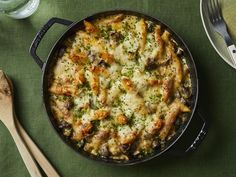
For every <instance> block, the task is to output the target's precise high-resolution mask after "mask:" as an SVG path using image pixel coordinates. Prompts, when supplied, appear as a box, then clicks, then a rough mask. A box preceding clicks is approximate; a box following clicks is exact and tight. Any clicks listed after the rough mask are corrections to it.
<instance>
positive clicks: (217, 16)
mask: <svg viewBox="0 0 236 177" xmlns="http://www.w3.org/2000/svg"><path fill="white" fill-rule="evenodd" d="M212 5H213V8H214V14H215V20H216V21H218V20H219V19H220V13H219V6H218V1H217V0H212Z"/></svg>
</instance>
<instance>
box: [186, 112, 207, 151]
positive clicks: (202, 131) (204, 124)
mask: <svg viewBox="0 0 236 177" xmlns="http://www.w3.org/2000/svg"><path fill="white" fill-rule="evenodd" d="M196 113H197V116H198V118H200V120H201V121H202V127H201V129H200V131H199V133H198V135H197V137H196V138H195V140H194V141H193V143H192V144H191V145H190V146H189V147H188V148H187V149H186V150H185V153H191V152H194V151H195V150H196V149H197V148H198V147H199V146H200V144H201V143H202V141H203V140H204V138H205V137H206V134H207V122H206V120H205V118H204V117H203V116H202V114H201V113H200V112H199V111H197V112H196Z"/></svg>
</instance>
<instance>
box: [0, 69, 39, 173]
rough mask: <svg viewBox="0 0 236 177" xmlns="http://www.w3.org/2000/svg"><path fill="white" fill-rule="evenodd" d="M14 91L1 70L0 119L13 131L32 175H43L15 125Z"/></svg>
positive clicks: (13, 135)
mask: <svg viewBox="0 0 236 177" xmlns="http://www.w3.org/2000/svg"><path fill="white" fill-rule="evenodd" d="M12 95H13V93H12V92H11V89H10V85H9V83H8V81H7V78H6V76H5V74H4V73H3V71H1V70H0V120H1V121H2V122H3V124H4V125H5V126H6V127H7V129H8V130H9V132H10V133H11V135H12V137H13V139H14V141H15V143H16V146H17V148H18V150H19V152H20V154H21V157H22V159H23V161H24V163H25V165H26V168H27V169H28V171H29V173H30V175H31V176H32V177H41V174H40V171H39V169H38V167H37V165H36V163H35V161H34V159H33V157H32V156H31V154H30V152H29V150H28V149H27V147H26V145H25V144H24V142H23V141H22V139H21V137H20V135H19V134H18V131H17V129H16V126H15V121H14V108H13V100H12Z"/></svg>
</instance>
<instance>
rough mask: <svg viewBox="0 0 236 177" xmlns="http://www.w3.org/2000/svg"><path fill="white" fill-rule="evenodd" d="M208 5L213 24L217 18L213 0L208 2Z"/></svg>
mask: <svg viewBox="0 0 236 177" xmlns="http://www.w3.org/2000/svg"><path fill="white" fill-rule="evenodd" d="M210 4H211V9H212V18H213V22H214V23H215V22H216V21H217V19H218V18H217V13H216V7H215V2H214V0H210Z"/></svg>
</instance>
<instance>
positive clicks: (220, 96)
mask: <svg viewBox="0 0 236 177" xmlns="http://www.w3.org/2000/svg"><path fill="white" fill-rule="evenodd" d="M111 9H131V10H137V11H141V12H144V13H146V14H149V15H152V16H154V17H156V18H158V19H160V20H162V21H163V22H165V23H167V24H169V25H170V27H172V28H173V29H174V30H175V31H176V32H177V33H178V34H179V35H180V36H181V37H182V38H183V39H184V40H185V41H186V43H187V45H188V46H189V49H190V50H191V52H192V54H193V57H194V60H195V62H196V65H197V69H198V74H199V83H200V95H199V103H198V104H199V108H200V109H201V110H202V112H203V113H204V114H205V117H206V119H207V121H208V122H209V124H210V128H209V133H208V135H207V137H206V139H205V140H204V141H203V143H202V144H201V145H200V147H199V149H198V150H197V151H196V152H195V153H193V154H190V155H187V156H183V157H175V156H167V157H166V156H163V157H158V158H156V159H154V160H151V161H150V162H147V163H144V164H140V165H136V166H127V167H119V166H111V165H104V164H101V163H98V162H94V161H91V160H88V159H85V158H84V157H82V156H80V155H78V154H77V153H76V152H74V151H73V150H71V149H70V148H69V147H68V146H67V145H65V144H64V143H63V142H62V141H61V140H60V138H59V137H58V136H57V135H56V133H55V132H54V130H53V128H52V126H51V125H50V122H49V121H48V118H47V115H46V113H45V110H44V107H43V102H42V97H41V85H40V84H41V75H42V72H41V70H40V69H39V67H38V66H37V65H36V64H35V62H34V61H33V60H32V57H31V56H30V55H29V53H28V49H29V46H30V44H31V41H32V39H33V38H34V36H35V34H36V33H37V31H38V30H39V29H40V28H41V26H42V25H43V24H44V23H46V22H47V20H48V19H50V18H51V17H60V18H66V19H70V20H72V21H77V20H80V19H82V18H83V17H86V16H88V15H91V14H93V13H95V12H99V11H104V10H111ZM65 29H66V27H64V26H60V25H55V26H54V27H53V28H52V29H51V30H50V31H49V32H48V33H47V34H46V36H45V37H44V39H43V41H42V43H41V45H40V49H39V50H38V54H39V55H40V57H41V58H42V59H44V60H45V58H46V56H47V54H48V52H49V50H50V48H51V47H52V45H53V43H54V42H55V41H56V39H57V38H58V37H59V36H60V34H61V33H62V32H63V31H64V30H65ZM0 69H2V70H4V71H5V72H6V73H7V74H8V75H9V76H10V77H11V78H12V80H13V82H14V85H15V90H16V95H15V105H16V113H17V115H18V117H19V119H20V121H21V122H22V124H23V126H24V128H25V129H26V131H27V132H28V133H29V134H30V136H31V137H32V139H34V141H35V142H36V143H37V145H38V146H39V147H40V148H41V149H42V151H43V153H44V154H45V155H46V156H47V157H48V159H49V160H50V161H51V162H52V164H53V165H54V166H55V168H56V169H57V170H58V172H59V173H60V174H61V176H63V177H173V176H174V177H199V176H201V177H221V176H224V177H235V176H236V168H235V164H236V151H235V146H236V138H235V137H234V135H235V134H236V128H235V125H236V117H235V115H236V103H235V100H236V91H235V88H236V72H235V70H234V69H233V68H231V67H230V66H228V65H226V64H225V63H224V61H223V60H221V59H220V58H219V56H218V55H217V54H216V53H215V51H214V49H213V48H212V46H211V45H210V43H209V41H208V39H207V37H206V34H205V32H204V29H203V27H202V22H201V18H200V14H199V1H198V0H179V1H177V0H175V1H173V0H119V1H118V0H96V1H95V0H86V1H84V0H42V1H41V3H40V6H39V9H38V11H37V12H36V13H35V14H34V15H33V16H31V17H30V18H27V19H24V20H14V19H10V18H8V17H4V16H1V17H0ZM196 121H197V120H196ZM196 126H197V125H195V124H194V125H193V126H191V127H193V129H196ZM187 135H188V134H187ZM188 138H189V139H190V140H191V141H192V140H193V139H194V136H190V137H188ZM188 143H190V142H188ZM186 146H187V143H186ZM28 176H29V173H28V172H27V170H26V167H25V165H24V163H23V161H22V159H21V157H20V155H19V153H18V151H17V149H16V146H15V144H14V142H13V140H12V138H11V137H10V135H9V133H8V131H7V130H6V128H5V127H4V126H3V124H1V123H0V177H28Z"/></svg>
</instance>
